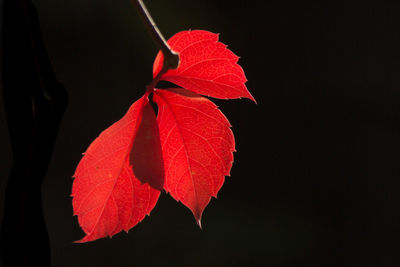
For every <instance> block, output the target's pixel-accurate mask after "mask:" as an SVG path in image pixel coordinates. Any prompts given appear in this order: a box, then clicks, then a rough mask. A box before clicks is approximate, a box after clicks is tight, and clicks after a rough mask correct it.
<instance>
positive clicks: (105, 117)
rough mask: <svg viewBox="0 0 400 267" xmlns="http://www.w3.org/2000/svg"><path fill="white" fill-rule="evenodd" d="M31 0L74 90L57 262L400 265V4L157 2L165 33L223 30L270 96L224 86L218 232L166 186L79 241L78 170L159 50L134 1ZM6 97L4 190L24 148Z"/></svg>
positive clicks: (56, 227) (57, 214)
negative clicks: (74, 192)
mask: <svg viewBox="0 0 400 267" xmlns="http://www.w3.org/2000/svg"><path fill="white" fill-rule="evenodd" d="M33 2H34V3H35V4H36V7H37V9H38V13H39V18H40V22H41V26H42V34H43V38H44V41H45V44H46V46H47V50H48V54H49V57H50V59H51V61H52V63H53V68H54V71H55V73H56V75H57V78H58V80H59V81H60V82H61V83H62V84H63V85H64V86H65V87H66V89H67V90H68V92H69V106H68V109H67V111H66V113H65V116H64V119H63V122H62V125H61V128H60V133H59V137H58V140H57V143H56V148H55V151H54V156H53V159H52V162H51V165H50V168H49V172H48V175H47V177H46V180H45V182H44V184H43V200H44V207H43V208H44V212H45V217H46V220H47V226H48V230H49V234H50V240H51V249H52V260H51V261H52V264H53V266H57V267H58V266H399V263H400V262H399V257H397V256H396V253H398V251H399V248H400V242H399V241H400V231H399V223H400V219H399V204H400V194H399V193H400V179H399V178H400V108H399V107H400V105H399V104H400V52H399V50H400V4H395V2H393V3H392V2H385V1H376V2H372V1H359V3H358V5H355V4H354V3H352V5H350V3H349V2H346V3H347V4H346V5H342V6H340V5H339V3H338V2H336V5H335V6H334V5H329V6H328V4H327V3H326V2H324V4H325V5H323V4H319V5H311V4H310V3H308V2H306V1H296V2H287V1H232V0H230V1H227V0H219V1H215V0H214V1H212V0H207V1H182V0H179V1H178V0H169V1H162V0H153V1H150V0H148V1H145V2H146V4H147V6H148V8H149V10H150V12H151V13H152V15H153V17H154V19H155V20H156V22H157V24H158V25H159V28H160V30H161V31H162V32H163V33H164V35H165V36H166V37H167V38H168V37H170V36H172V35H173V34H174V33H176V32H178V31H181V30H186V29H205V30H209V31H212V32H217V33H221V35H220V39H221V41H222V42H224V43H226V44H228V45H229V48H230V49H231V50H232V51H234V52H235V53H236V54H237V55H239V56H241V59H240V61H239V63H240V64H241V66H242V67H243V69H244V70H245V73H246V76H247V78H248V80H249V81H248V83H247V86H248V88H249V90H250V92H251V93H252V94H253V96H254V97H255V98H256V99H257V101H258V104H257V105H255V104H253V103H252V102H251V101H249V100H246V99H244V100H229V101H221V100H215V102H216V103H217V104H218V105H219V106H220V108H221V110H222V111H223V112H224V113H225V114H226V116H227V117H228V118H229V120H230V122H231V124H232V125H233V131H234V134H235V137H236V142H237V147H236V149H237V151H238V152H237V153H235V163H234V165H233V169H232V171H231V177H228V178H227V179H226V182H225V184H224V186H223V188H222V189H221V191H220V193H219V197H218V200H215V199H214V200H212V201H211V203H210V204H209V206H208V207H207V209H206V210H205V212H204V214H203V228H204V230H200V229H199V228H198V227H197V225H196V223H195V221H194V219H193V216H192V215H191V213H190V211H189V210H188V209H187V208H185V207H184V206H183V205H182V204H180V203H176V202H175V200H173V199H172V198H171V197H170V196H168V195H166V194H162V196H161V197H160V199H159V201H158V204H157V206H156V208H155V209H154V211H153V212H152V214H151V216H150V217H148V218H146V219H145V220H144V221H143V222H142V223H140V224H139V225H137V226H136V227H134V228H133V229H132V230H131V231H130V232H129V234H125V233H121V234H118V235H116V236H115V237H113V239H111V240H110V239H102V240H98V241H95V242H91V243H87V244H73V243H72V241H74V240H77V239H80V238H81V237H82V236H83V232H82V231H81V230H80V228H79V225H78V223H77V219H76V218H75V217H73V216H72V205H71V198H70V197H69V195H70V192H71V185H72V178H71V176H72V174H73V173H74V170H75V167H76V166H77V164H78V162H79V160H80V158H81V153H82V152H84V151H85V150H86V148H87V146H88V145H89V144H90V142H91V141H92V140H93V139H94V138H95V137H96V136H97V135H98V134H99V133H100V132H101V131H102V130H104V129H105V128H106V127H108V126H109V125H110V124H112V123H113V122H114V121H116V120H118V119H119V118H120V117H121V116H122V115H123V114H124V113H125V111H126V110H127V109H128V107H129V106H130V105H131V104H132V103H133V102H134V101H135V100H136V99H138V98H139V97H140V96H141V95H142V94H143V92H144V90H145V85H147V84H148V83H149V82H150V81H151V74H152V64H153V60H154V57H155V55H156V53H157V49H156V47H155V45H154V44H153V42H152V40H151V39H150V37H149V36H148V34H147V32H146V31H145V28H144V27H143V25H142V22H141V21H140V19H139V16H138V15H137V14H136V13H135V10H134V9H133V8H132V6H131V4H130V2H129V1H128V0H123V1H105V0H96V1H94V0H86V1H80V0H68V1H54V0H36V1H33ZM0 105H1V106H0V126H1V127H0V137H1V138H0V176H1V177H0V178H1V180H0V193H1V196H2V198H1V199H2V200H3V193H4V188H5V184H6V181H7V177H8V174H9V171H10V167H11V160H12V159H11V148H10V145H9V140H8V133H7V125H6V119H5V115H4V108H3V106H4V103H3V102H0ZM1 203H3V201H1ZM2 210H3V207H2V206H0V213H1V212H2ZM32 230H33V231H34V229H32Z"/></svg>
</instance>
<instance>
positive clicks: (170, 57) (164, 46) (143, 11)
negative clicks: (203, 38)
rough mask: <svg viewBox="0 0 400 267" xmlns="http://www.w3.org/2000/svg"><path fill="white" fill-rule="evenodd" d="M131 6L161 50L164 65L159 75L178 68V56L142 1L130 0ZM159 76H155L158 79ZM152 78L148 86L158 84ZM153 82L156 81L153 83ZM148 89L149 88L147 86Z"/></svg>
mask: <svg viewBox="0 0 400 267" xmlns="http://www.w3.org/2000/svg"><path fill="white" fill-rule="evenodd" d="M132 3H133V5H134V6H135V8H136V10H137V12H138V13H139V15H140V16H141V18H142V20H143V23H144V25H145V26H146V29H147V31H148V32H149V34H150V35H151V37H152V39H153V41H154V42H155V43H156V45H157V46H158V47H159V48H160V49H161V52H162V53H163V55H164V63H163V68H162V70H161V72H160V73H165V72H167V71H168V70H169V69H176V68H177V67H178V66H179V55H178V53H176V52H174V51H173V50H172V49H171V48H170V47H169V45H168V43H167V42H166V41H165V38H164V36H163V35H162V34H161V32H160V30H159V29H158V27H157V25H156V23H155V22H154V20H153V19H152V17H151V15H150V13H149V11H148V10H147V8H146V6H145V5H144V3H143V1H142V0H132ZM160 76H161V75H157V77H158V78H159V77H160ZM157 77H156V78H154V80H153V82H152V83H151V84H150V85H152V84H153V83H155V84H154V85H153V88H154V86H155V85H156V83H157V82H158V79H157ZM155 80H157V81H156V82H155ZM148 88H149V86H148Z"/></svg>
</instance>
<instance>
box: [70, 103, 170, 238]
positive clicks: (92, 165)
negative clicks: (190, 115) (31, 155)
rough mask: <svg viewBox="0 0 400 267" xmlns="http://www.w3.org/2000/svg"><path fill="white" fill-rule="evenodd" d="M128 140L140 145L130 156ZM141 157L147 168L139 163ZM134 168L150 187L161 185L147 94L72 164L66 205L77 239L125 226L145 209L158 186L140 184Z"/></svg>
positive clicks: (153, 199)
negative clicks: (76, 224) (75, 224)
mask: <svg viewBox="0 0 400 267" xmlns="http://www.w3.org/2000/svg"><path fill="white" fill-rule="evenodd" d="M134 143H138V144H140V143H143V144H145V147H144V146H140V145H139V146H137V147H136V149H135V151H136V152H135V154H133V155H131V150H132V146H134ZM137 157H142V158H141V159H139V160H137ZM146 160H147V162H151V163H152V168H148V167H146V166H147V165H148V164H143V165H142V164H141V163H142V162H143V161H146ZM132 165H133V166H132ZM135 173H136V174H138V175H137V176H140V177H142V179H143V180H145V181H147V182H149V184H151V185H156V186H155V187H156V188H158V187H162V184H163V181H164V168H163V164H162V159H161V150H160V142H159V135H158V128H157V123H156V118H155V114H154V112H153V110H152V107H151V106H150V104H149V102H148V99H147V95H145V96H144V97H142V98H141V99H139V100H138V101H136V102H135V103H134V104H133V105H132V106H131V107H130V109H129V110H128V112H127V113H126V114H125V116H124V117H123V118H122V119H120V120H119V121H117V122H116V123H114V124H113V125H112V126H110V127H109V128H108V129H106V130H105V131H103V132H102V133H101V134H100V136H99V137H98V138H97V139H95V140H94V142H93V143H92V144H91V145H90V146H89V148H88V150H87V151H86V153H84V156H83V158H82V160H81V161H80V163H79V165H78V167H77V169H76V172H75V175H74V177H75V179H74V183H73V188H72V197H73V202H72V204H73V209H74V215H77V216H78V220H79V224H80V226H81V227H82V229H83V231H84V232H85V233H86V236H85V237H84V238H83V239H81V240H80V241H78V242H87V241H93V240H96V239H99V238H102V237H106V236H110V237H111V236H113V235H114V234H116V233H118V232H120V231H122V230H125V231H128V230H129V229H130V228H132V227H133V226H135V225H136V224H137V223H138V222H140V221H141V220H143V218H144V217H145V215H146V214H147V215H148V214H149V213H150V211H151V210H152V209H153V208H154V206H155V204H156V202H157V200H158V197H159V194H160V191H159V190H157V189H156V188H153V187H152V186H150V185H149V184H147V183H142V181H143V180H142V179H140V180H142V181H140V180H139V179H138V177H137V176H135Z"/></svg>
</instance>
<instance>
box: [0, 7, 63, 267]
mask: <svg viewBox="0 0 400 267" xmlns="http://www.w3.org/2000/svg"><path fill="white" fill-rule="evenodd" d="M2 78H3V81H2V82H3V94H4V102H5V103H4V104H5V108H6V115H7V120H8V127H9V133H10V139H11V145H12V152H13V166H12V170H11V174H10V178H9V181H8V184H7V188H6V195H5V208H4V218H3V223H2V228H1V259H2V262H3V264H4V265H5V266H50V244H49V238H48V234H47V229H46V225H45V222H44V217H43V211H42V200H41V185H42V182H43V179H44V177H45V175H46V172H47V167H48V165H49V161H50V158H51V154H52V151H53V147H54V142H55V139H56V136H57V131H58V127H59V124H60V121H61V118H62V115H63V113H64V110H65V108H66V105H67V93H66V91H65V90H64V88H63V86H62V85H61V84H59V83H58V82H57V81H56V78H55V75H54V73H53V71H52V68H51V64H50V61H49V59H48V57H47V53H46V49H45V47H44V44H43V41H42V37H41V34H40V27H39V22H38V17H37V12H36V9H35V7H34V6H33V4H32V3H31V2H30V1H28V0H5V1H4V5H3V29H2Z"/></svg>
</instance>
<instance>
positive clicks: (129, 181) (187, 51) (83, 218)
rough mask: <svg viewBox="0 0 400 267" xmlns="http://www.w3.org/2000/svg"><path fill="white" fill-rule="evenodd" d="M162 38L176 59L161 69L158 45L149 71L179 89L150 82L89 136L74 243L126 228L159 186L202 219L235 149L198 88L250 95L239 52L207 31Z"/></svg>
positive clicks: (77, 193)
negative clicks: (112, 120) (79, 232)
mask: <svg viewBox="0 0 400 267" xmlns="http://www.w3.org/2000/svg"><path fill="white" fill-rule="evenodd" d="M168 44H169V45H170V47H171V49H173V50H174V51H175V52H178V53H179V57H180V65H179V67H178V68H177V69H175V70H168V71H167V72H165V73H161V74H160V71H161V69H162V67H163V55H162V53H161V52H160V53H159V54H158V55H157V57H156V59H155V62H154V67H153V75H154V77H157V79H160V80H165V81H169V82H172V83H175V84H176V85H178V86H181V87H182V88H169V89H163V90H160V89H156V88H150V90H148V91H147V92H146V93H145V95H144V96H143V97H142V98H140V99H139V100H137V101H136V102H135V103H133V104H132V106H131V107H130V109H129V110H128V112H127V113H126V114H125V116H124V117H122V118H121V119H120V120H119V121H117V122H116V123H114V124H113V125H111V126H110V127H109V128H108V129H106V130H105V131H103V132H102V133H101V134H100V136H99V137H97V138H96V139H95V140H94V141H93V143H92V144H91V145H90V146H89V148H88V149H87V151H86V152H85V153H84V156H83V158H82V160H81V161H80V163H79V165H78V167H77V169H76V172H75V174H74V177H75V179H74V183H73V188H72V197H73V202H72V204H73V209H74V215H77V216H78V221H79V224H80V226H81V227H82V229H83V231H84V232H85V233H86V236H85V237H84V238H83V239H81V240H80V241H78V242H87V241H93V240H96V239H99V238H103V237H106V236H110V237H111V236H113V235H115V234H116V233H118V232H120V231H122V230H125V231H128V230H129V229H131V228H132V227H133V226H135V225H136V224H137V223H139V222H140V221H141V220H143V219H144V217H145V215H149V214H150V212H151V210H152V209H153V208H154V206H155V205H156V202H157V200H158V197H159V195H160V191H161V190H162V189H164V190H165V191H166V192H168V193H170V195H171V196H172V197H173V198H174V199H176V200H177V201H180V202H182V203H183V204H184V205H185V206H187V207H188V208H189V209H190V210H191V211H192V213H193V215H194V217H195V219H196V222H197V223H198V224H199V225H200V226H201V215H202V213H203V210H204V209H205V207H206V206H207V204H208V203H209V202H210V199H211V197H216V196H217V193H218V191H219V190H220V188H221V187H222V185H223V183H224V179H225V176H227V175H229V172H230V169H231V167H232V162H233V152H234V150H235V140H234V136H233V133H232V131H231V129H230V124H229V121H228V120H227V119H226V117H225V116H224V115H223V114H222V112H221V111H220V110H219V109H218V108H217V106H216V105H215V104H214V103H212V102H211V101H210V100H208V99H207V98H204V97H202V96H200V94H202V95H207V96H211V97H215V98H222V99H228V98H241V97H245V98H249V99H251V100H253V101H254V98H253V97H252V96H251V94H250V93H249V92H248V90H247V88H246V86H245V82H246V77H245V75H244V72H243V70H242V68H241V67H240V66H239V65H238V64H237V61H238V57H237V56H236V55H234V54H233V53H232V52H231V51H230V50H229V49H227V48H226V46H225V45H224V44H222V43H221V42H218V35H217V34H214V33H210V32H207V31H201V30H196V31H183V32H180V33H178V34H176V35H174V36H173V37H172V38H171V39H170V40H169V41H168ZM150 93H152V94H153V101H154V102H155V103H156V104H157V106H158V114H157V116H156V115H155V114H154V111H153V108H152V106H151V105H150V103H149V99H148V96H149V94H150Z"/></svg>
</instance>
